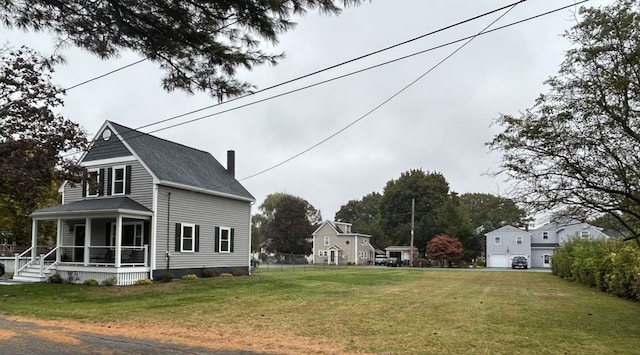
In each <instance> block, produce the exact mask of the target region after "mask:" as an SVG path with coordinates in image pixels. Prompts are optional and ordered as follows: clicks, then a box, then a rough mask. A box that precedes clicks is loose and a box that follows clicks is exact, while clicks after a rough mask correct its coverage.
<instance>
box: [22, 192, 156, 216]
mask: <svg viewBox="0 0 640 355" xmlns="http://www.w3.org/2000/svg"><path fill="white" fill-rule="evenodd" d="M122 210H127V211H138V212H145V213H146V212H149V213H150V212H152V211H151V210H150V209H148V208H146V207H145V206H143V205H141V204H139V203H138V202H136V201H134V200H132V199H130V198H128V197H125V196H120V197H108V198H97V199H86V200H80V201H75V202H71V203H67V204H64V205H58V206H53V207H47V208H41V209H39V210H36V211H34V212H33V214H32V216H34V217H37V216H41V215H51V214H56V213H69V212H79V213H80V212H97V211H101V212H107V211H113V212H115V211H122Z"/></svg>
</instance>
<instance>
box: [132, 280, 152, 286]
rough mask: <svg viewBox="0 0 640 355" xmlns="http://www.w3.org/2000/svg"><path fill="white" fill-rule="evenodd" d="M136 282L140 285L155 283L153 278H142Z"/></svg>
mask: <svg viewBox="0 0 640 355" xmlns="http://www.w3.org/2000/svg"><path fill="white" fill-rule="evenodd" d="M135 284H136V285H138V286H140V285H151V284H153V280H151V279H140V280H138V281H136V283H135Z"/></svg>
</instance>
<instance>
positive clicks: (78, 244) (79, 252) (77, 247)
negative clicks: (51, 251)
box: [73, 224, 85, 262]
mask: <svg viewBox="0 0 640 355" xmlns="http://www.w3.org/2000/svg"><path fill="white" fill-rule="evenodd" d="M74 232H75V238H74V242H73V246H74V248H73V261H74V262H80V261H84V233H85V227H84V224H76V226H75V228H74Z"/></svg>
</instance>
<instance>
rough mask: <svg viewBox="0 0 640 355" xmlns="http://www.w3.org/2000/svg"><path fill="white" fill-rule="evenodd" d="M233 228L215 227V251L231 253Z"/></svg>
mask: <svg viewBox="0 0 640 355" xmlns="http://www.w3.org/2000/svg"><path fill="white" fill-rule="evenodd" d="M233 234H234V229H233V228H229V227H216V240H215V252H216V253H233V237H234V236H233Z"/></svg>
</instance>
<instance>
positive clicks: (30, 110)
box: [0, 47, 87, 242]
mask: <svg viewBox="0 0 640 355" xmlns="http://www.w3.org/2000/svg"><path fill="white" fill-rule="evenodd" d="M52 62H54V58H44V57H41V56H39V55H38V54H37V53H36V52H34V51H32V50H30V49H27V48H24V47H23V48H20V49H17V50H9V49H4V50H1V51H0V172H2V173H1V174H0V198H1V201H2V209H3V211H4V212H3V213H6V214H7V215H8V216H9V218H10V219H11V220H13V221H14V222H13V227H12V229H13V231H12V232H13V238H15V239H16V240H17V241H18V242H20V241H22V240H24V239H25V238H28V227H26V226H29V224H28V221H27V219H28V217H27V216H28V214H30V213H31V212H32V211H33V210H34V209H36V208H38V207H45V206H46V205H50V204H51V203H53V204H55V201H52V200H51V191H52V186H53V185H55V184H56V183H60V182H61V181H64V180H69V181H71V182H74V181H76V182H77V181H79V180H80V178H81V172H82V171H83V169H82V168H81V167H80V166H79V165H78V164H77V161H76V159H74V158H72V157H70V156H65V155H63V153H64V152H68V151H73V150H80V149H84V148H85V147H86V145H87V139H86V135H85V133H84V132H83V131H82V130H81V129H80V127H79V126H78V125H77V124H76V123H73V122H71V121H70V120H67V119H65V118H63V117H62V116H61V115H59V114H57V113H56V112H55V109H56V108H57V107H59V106H62V104H63V100H62V96H63V94H64V92H63V91H62V90H61V89H60V88H58V87H56V86H55V85H53V84H52V83H51V80H50V79H51V73H52V72H53V68H52ZM53 191H55V187H54V190H53ZM5 216H6V215H5ZM25 224H26V226H25ZM25 233H26V234H27V235H25Z"/></svg>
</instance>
